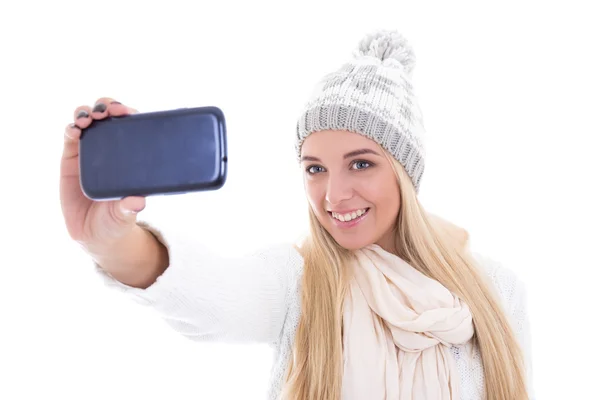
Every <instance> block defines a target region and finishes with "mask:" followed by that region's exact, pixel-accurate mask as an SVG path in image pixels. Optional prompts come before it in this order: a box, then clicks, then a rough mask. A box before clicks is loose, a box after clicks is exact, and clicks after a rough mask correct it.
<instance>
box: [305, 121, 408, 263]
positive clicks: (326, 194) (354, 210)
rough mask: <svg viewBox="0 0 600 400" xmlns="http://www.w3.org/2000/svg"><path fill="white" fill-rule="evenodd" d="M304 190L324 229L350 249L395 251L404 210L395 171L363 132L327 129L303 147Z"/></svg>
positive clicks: (314, 136)
mask: <svg viewBox="0 0 600 400" xmlns="http://www.w3.org/2000/svg"><path fill="white" fill-rule="evenodd" d="M301 157H302V158H301V159H302V161H301V162H302V168H303V170H304V172H303V174H304V187H305V190H306V193H307V197H308V200H309V202H310V205H311V207H312V209H313V211H314V213H315V215H316V216H317V219H318V220H319V222H320V223H321V225H323V227H324V228H325V229H326V230H327V231H328V232H329V233H330V234H331V236H333V238H334V239H335V240H336V241H337V242H338V243H339V244H340V245H341V246H342V247H344V248H346V249H349V250H356V249H360V248H362V247H365V246H368V245H370V244H373V243H375V244H378V245H380V246H381V247H383V248H384V249H386V250H388V251H392V249H393V229H394V228H395V226H396V223H397V219H398V213H399V211H400V192H399V190H400V189H399V186H398V181H397V179H396V175H395V174H394V170H393V168H392V166H391V165H390V163H389V162H388V160H387V158H386V157H385V156H384V154H383V153H382V150H381V149H380V148H379V146H378V145H377V144H376V143H375V142H374V141H372V140H371V139H368V138H366V137H364V136H362V135H360V134H357V133H353V132H348V131H342V130H340V131H332V130H328V131H321V132H315V133H312V134H311V135H309V136H308V137H307V138H306V140H305V141H304V144H303V145H302V153H301Z"/></svg>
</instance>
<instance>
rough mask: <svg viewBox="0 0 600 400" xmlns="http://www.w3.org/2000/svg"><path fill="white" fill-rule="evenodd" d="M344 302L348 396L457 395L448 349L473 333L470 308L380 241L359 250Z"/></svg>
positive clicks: (414, 399)
mask: <svg viewBox="0 0 600 400" xmlns="http://www.w3.org/2000/svg"><path fill="white" fill-rule="evenodd" d="M357 256H358V262H356V263H353V264H352V265H350V267H351V268H352V273H353V277H352V278H351V280H350V287H349V290H348V297H347V300H346V302H345V305H344V324H343V328H344V336H343V345H344V375H343V380H342V398H343V399H344V400H359V399H360V400H365V399H369V400H384V399H385V400H391V399H400V400H418V399H427V400H450V399H452V400H457V399H459V385H460V377H459V376H458V375H457V370H456V366H455V361H454V358H453V356H452V354H451V352H450V348H451V346H452V345H453V344H463V343H466V342H468V341H469V339H471V337H472V336H473V333H474V327H473V322H472V316H471V312H470V310H469V307H468V306H467V305H466V304H465V303H463V302H462V301H461V300H459V299H458V298H457V297H456V296H455V295H454V294H452V293H451V292H450V291H449V290H448V289H446V288H445V287H444V286H442V285H441V284H440V283H439V282H437V281H435V280H433V279H430V278H428V277H426V276H425V275H423V274H422V273H420V272H419V271H417V270H416V269H415V268H413V267H412V266H410V265H409V264H408V263H406V262H405V261H404V260H402V259H401V258H399V257H397V256H396V255H394V254H391V253H389V252H387V251H385V250H383V249H382V248H381V247H379V246H377V245H370V246H368V247H366V248H363V249H361V250H359V251H358V252H357Z"/></svg>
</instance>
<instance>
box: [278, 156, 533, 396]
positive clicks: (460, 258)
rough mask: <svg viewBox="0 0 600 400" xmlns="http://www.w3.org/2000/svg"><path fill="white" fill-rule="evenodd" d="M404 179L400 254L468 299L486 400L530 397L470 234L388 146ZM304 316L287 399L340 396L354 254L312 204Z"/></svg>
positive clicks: (513, 342) (519, 360)
mask: <svg viewBox="0 0 600 400" xmlns="http://www.w3.org/2000/svg"><path fill="white" fill-rule="evenodd" d="M381 150H382V151H383V153H384V154H385V155H386V157H387V158H388V160H389V162H390V163H391V164H392V166H393V167H394V170H395V173H396V176H397V178H398V183H399V189H400V196H401V199H400V201H401V206H400V212H399V215H398V224H397V227H396V229H395V246H396V251H397V252H398V255H399V256H400V257H401V258H402V259H404V260H405V261H407V262H408V263H409V264H411V265H412V266H413V267H415V268H416V269H418V270H419V271H421V272H422V273H424V274H425V275H427V276H429V277H430V278H432V279H435V280H437V281H438V282H440V283H441V284H442V285H444V286H445V287H446V288H448V289H449V290H450V291H452V292H454V293H455V294H456V295H457V296H459V297H460V298H461V299H463V301H465V302H466V303H467V304H468V306H469V308H470V309H471V313H472V315H473V322H474V325H475V336H474V342H473V343H476V344H477V345H478V347H479V351H480V354H481V360H482V363H483V370H484V377H485V393H486V399H487V400H522V399H527V390H526V383H525V382H526V380H525V372H524V371H525V369H524V364H523V355H522V351H521V348H520V346H519V344H518V342H517V339H516V337H515V335H514V333H513V331H512V329H511V326H510V324H509V320H508V318H507V316H506V315H505V314H504V312H503V309H502V307H501V305H500V304H501V303H500V301H499V299H498V298H497V296H496V294H495V292H494V290H492V289H491V288H490V286H489V283H488V281H487V279H486V277H485V276H484V275H483V274H481V272H480V267H479V266H477V264H476V262H475V260H474V259H473V258H472V257H471V255H470V254H469V249H468V245H467V244H468V240H469V235H468V233H467V232H466V231H465V230H464V229H462V228H460V227H458V226H456V225H454V224H451V223H449V222H447V221H445V220H443V219H441V218H438V217H436V216H434V215H433V214H429V213H427V212H425V210H424V209H423V207H422V206H421V204H420V202H419V201H418V199H417V196H416V192H415V190H414V187H413V184H412V181H411V180H410V177H409V176H408V175H407V173H406V171H405V170H404V167H403V166H402V165H401V164H400V163H399V162H398V161H396V160H395V159H394V158H392V157H391V156H390V155H389V153H388V152H387V151H385V150H383V148H382V149H381ZM309 218H310V235H308V237H307V238H306V240H305V242H304V243H303V245H302V246H301V248H299V250H300V252H301V253H302V255H303V257H304V275H303V281H302V289H301V297H302V302H301V307H302V313H301V319H300V322H299V326H298V329H297V331H296V338H295V342H294V344H293V349H292V356H291V357H290V363H289V365H288V370H287V373H286V376H285V383H284V388H283V390H282V396H281V398H282V399H285V400H308V399H310V400H338V399H340V397H341V395H340V393H341V383H342V372H343V371H342V369H343V365H342V363H343V356H342V335H343V331H342V328H343V325H342V310H343V304H344V298H345V295H346V289H347V281H348V276H347V274H346V273H345V271H346V268H345V267H344V266H345V265H346V264H347V263H348V262H350V261H351V259H352V253H351V252H350V251H348V250H346V249H344V248H342V247H341V246H340V245H338V244H337V242H336V241H335V240H334V239H333V237H332V236H331V235H330V234H329V233H328V232H327V231H326V230H325V229H324V228H323V226H322V225H321V224H320V223H319V221H318V220H317V217H316V216H315V214H314V212H313V211H312V209H311V208H310V207H309Z"/></svg>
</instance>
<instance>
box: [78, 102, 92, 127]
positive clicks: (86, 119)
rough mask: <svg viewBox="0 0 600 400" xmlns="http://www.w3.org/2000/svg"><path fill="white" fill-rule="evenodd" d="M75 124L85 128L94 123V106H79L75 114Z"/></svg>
mask: <svg viewBox="0 0 600 400" xmlns="http://www.w3.org/2000/svg"><path fill="white" fill-rule="evenodd" d="M73 119H74V123H75V125H77V127H79V128H81V129H85V128H87V127H88V126H90V124H91V123H92V108H91V107H89V106H79V107H77V108H76V109H75V113H74V114H73Z"/></svg>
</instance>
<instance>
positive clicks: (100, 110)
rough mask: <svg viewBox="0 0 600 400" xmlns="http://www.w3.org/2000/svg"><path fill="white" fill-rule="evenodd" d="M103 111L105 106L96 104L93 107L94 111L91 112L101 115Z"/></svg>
mask: <svg viewBox="0 0 600 400" xmlns="http://www.w3.org/2000/svg"><path fill="white" fill-rule="evenodd" d="M104 111H106V104H104V103H98V104H96V105H95V106H94V109H93V110H92V112H99V113H103V112H104Z"/></svg>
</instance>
